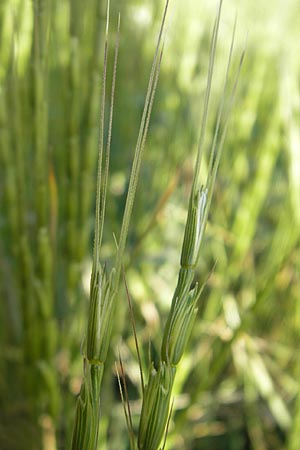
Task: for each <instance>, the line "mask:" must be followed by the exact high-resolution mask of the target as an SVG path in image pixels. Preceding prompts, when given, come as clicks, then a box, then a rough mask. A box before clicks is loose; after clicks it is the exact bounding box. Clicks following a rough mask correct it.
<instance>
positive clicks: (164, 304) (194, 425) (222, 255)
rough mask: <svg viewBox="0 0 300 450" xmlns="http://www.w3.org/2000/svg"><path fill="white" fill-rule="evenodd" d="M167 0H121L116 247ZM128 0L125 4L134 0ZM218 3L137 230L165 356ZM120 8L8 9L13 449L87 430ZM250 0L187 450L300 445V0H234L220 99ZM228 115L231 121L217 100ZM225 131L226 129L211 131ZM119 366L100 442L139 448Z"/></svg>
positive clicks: (161, 102)
mask: <svg viewBox="0 0 300 450" xmlns="http://www.w3.org/2000/svg"><path fill="white" fill-rule="evenodd" d="M161 6H162V5H161V3H160V2H158V1H157V0H147V1H146V0H145V1H144V2H137V1H128V2H126V4H125V3H122V4H121V6H120V9H121V15H122V32H121V48H120V61H119V76H118V82H117V91H116V114H115V123H114V130H113V133H114V135H113V142H112V155H111V164H112V174H111V178H110V182H109V183H110V185H109V200H108V205H109V207H108V217H109V222H110V227H108V228H107V229H106V230H105V235H104V238H105V244H106V245H105V252H106V253H105V257H106V258H107V260H108V261H109V259H110V256H111V254H112V252H113V251H114V241H113V238H112V233H115V234H116V235H117V236H118V234H119V229H120V218H121V215H122V208H123V204H124V198H125V193H126V188H127V179H128V172H129V168H130V162H131V158H132V145H133V142H134V141H135V138H136V134H137V124H138V122H139V118H140V115H141V109H142V105H143V100H144V91H145V86H146V82H147V76H148V73H149V69H150V64H151V57H152V50H153V42H155V37H156V34H157V30H158V26H159V19H160V14H159V9H160V8H161ZM112 8H113V10H114V11H115V13H116V12H117V9H118V5H117V4H116V2H112ZM215 9H216V4H215V2H205V1H202V2H200V4H198V2H195V1H193V0H189V1H187V0H186V1H185V2H183V1H180V0H178V1H177V3H176V5H174V12H173V17H172V20H171V23H170V27H169V31H168V38H167V44H166V50H165V56H164V62H163V65H162V73H161V77H160V82H159V89H158V93H157V100H156V102H155V105H154V115H153V119H152V124H151V130H150V136H149V140H148V151H147V155H146V159H145V162H144V165H143V167H142V177H141V180H142V182H141V183H140V185H139V189H138V196H137V202H136V204H135V208H134V213H133V214H134V217H133V220H132V223H133V226H132V227H131V230H130V240H129V245H128V262H127V264H128V282H129V286H130V292H131V294H132V297H133V299H134V301H135V313H136V320H137V328H138V336H139V339H140V341H141V343H142V344H143V348H144V353H145V355H147V352H148V350H147V348H148V341H149V338H150V337H151V340H152V342H153V344H152V352H153V354H154V355H155V352H156V351H158V348H156V345H157V346H158V343H159V338H160V329H161V323H164V321H165V318H166V314H167V311H168V308H169V302H170V300H171V295H172V292H173V290H174V286H175V275H176V273H177V269H178V267H177V264H178V260H179V249H180V247H181V242H180V241H179V239H178V236H182V235H183V228H184V222H185V214H186V208H187V201H188V193H189V189H188V186H190V183H191V181H192V172H191V167H192V162H193V158H194V156H195V154H196V152H195V150H196V144H197V137H198V133H199V113H200V111H201V105H202V101H203V92H204V87H205V76H206V68H207V64H208V54H209V48H208V42H209V34H210V30H211V26H212V18H213V16H214V14H215ZM104 10H105V4H104V2H99V1H96V0H87V2H85V4H84V5H83V3H82V2H79V1H78V0H72V1H71V0H70V1H66V0H63V1H53V2H50V1H46V0H43V1H42V0H39V1H34V2H32V3H31V2H29V1H27V0H14V1H12V0H4V1H2V2H1V5H0V34H1V39H0V61H1V63H0V161H1V164H0V207H1V209H0V232H1V240H0V269H1V270H0V273H1V284H0V292H1V300H2V301H1V308H0V324H1V326H0V337H1V349H0V352H1V354H0V356H1V358H0V361H1V362H0V367H1V375H0V410H1V412H0V448H2V447H3V448H4V449H5V450H10V449H11V450H13V449H23V448H24V449H28V448H32V449H34V448H37V449H41V448H44V449H45V450H50V448H55V445H54V444H51V435H52V439H53V431H51V430H53V428H55V430H56V440H57V443H56V446H57V448H68V445H69V441H70V429H71V424H72V419H73V414H74V408H75V401H74V397H73V396H74V394H75V393H77V392H78V387H79V385H80V376H81V354H80V345H81V343H82V336H83V330H84V326H85V321H86V307H87V300H86V298H87V297H86V289H85V285H86V278H88V277H89V270H90V269H89V268H90V259H91V235H92V229H93V206H92V205H93V200H94V193H95V168H96V154H97V124H98V114H99V97H100V74H101V61H102V56H101V55H102V47H103V33H104V23H105V20H104ZM236 10H237V12H238V30H239V37H238V39H237V41H238V42H239V44H240V46H241V47H242V46H243V45H244V40H245V34H246V33H247V32H248V33H249V36H248V49H247V57H246V60H245V66H244V68H243V73H242V76H241V80H240V85H239V90H238V95H237V99H236V105H235V109H234V114H233V117H232V120H231V124H230V128H229V133H228V138H227V144H226V148H225V151H224V153H223V156H222V160H221V166H220V171H219V175H218V178H217V187H216V191H215V196H214V200H213V203H212V211H211V216H210V223H209V226H208V229H207V234H206V241H205V245H204V246H203V249H202V258H201V261H200V265H199V270H198V275H197V276H198V278H199V280H201V281H203V280H204V279H206V277H207V274H208V273H209V271H210V270H211V269H212V267H213V265H214V263H215V261H216V262H217V264H216V268H215V270H214V272H213V274H212V275H211V276H210V278H209V281H208V283H207V287H206V289H205V291H204V293H203V296H202V299H201V300H200V308H199V313H198V314H199V319H198V321H197V323H196V326H195V329H194V332H193V337H192V342H191V344H190V346H189V351H187V352H186V355H185V357H184V363H183V364H182V366H183V369H182V371H180V372H178V379H177V380H176V386H175V390H176V393H177V394H178V396H177V397H176V399H175V406H174V420H173V422H172V423H171V425H170V438H169V441H168V448H172V449H182V448H187V449H199V450H202V449H212V448H216V449H220V450H221V449H230V450H234V449H241V450H242V449H247V448H251V449H254V450H265V449H281V448H287V449H288V450H296V449H297V448H298V427H299V415H300V408H299V398H300V390H299V367H300V366H299V358H297V350H298V349H299V338H300V331H299V330H300V328H299V327H300V323H299V314H300V274H299V267H300V257H299V234H300V232H299V230H300V227H299V225H300V217H299V211H300V205H299V192H300V191H299V189H300V186H299V180H300V151H299V148H300V131H299V130H300V128H299V118H300V68H299V60H298V57H297V55H298V54H299V46H300V44H299V42H298V41H299V40H298V30H297V25H298V24H299V14H300V13H299V11H298V9H297V2H296V1H295V0H289V1H288V2H286V1H285V2H283V0H277V1H276V2H273V3H272V7H271V6H270V5H268V4H267V3H266V2H262V1H260V2H256V3H255V4H253V2H250V1H249V2H244V3H243V6H241V5H240V2H236V1H234V0H232V1H228V2H226V4H225V5H224V12H223V18H222V26H221V30H220V31H221V40H220V43H221V46H220V51H219V55H218V61H217V73H216V83H215V90H214V92H213V98H214V101H213V104H216V103H217V98H218V95H219V94H220V90H221V87H222V86H221V85H218V82H217V81H218V79H220V78H221V75H222V72H224V70H225V69H224V67H225V58H226V52H225V48H226V45H228V42H229V39H230V34H231V30H232V23H233V20H234V15H235V12H236ZM112 40H113V39H112ZM210 120H211V121H210V123H209V126H210V133H209V134H210V136H211V135H212V133H213V129H214V126H215V120H216V119H215V115H214V114H212V115H211V119H210ZM209 142H210V137H209V136H208V138H207V142H206V146H207V147H208V146H209ZM123 298H124V301H123ZM119 303H120V311H119V317H118V320H117V323H116V330H115V340H114V342H113V345H112V347H113V349H114V351H115V352H116V354H117V353H118V350H117V349H118V347H120V349H121V352H122V358H123V360H124V365H125V368H126V373H127V377H128V380H129V384H130V392H131V396H132V400H133V406H132V409H133V413H134V416H135V417H138V414H139V405H138V404H137V403H136V402H135V401H136V400H137V398H138V395H137V392H138V390H139V389H140V386H139V381H138V375H137V374H138V370H137V362H136V355H135V350H134V342H133V336H132V332H131V329H130V327H129V324H128V320H127V317H128V311H127V305H126V301H125V297H124V296H121V297H120V302H119ZM121 331H122V336H123V341H122V343H120V341H119V332H121ZM111 359H112V361H111V362H112V363H113V362H114V357H113V356H111ZM145 359H147V356H145ZM111 371H112V369H108V370H107V373H106V374H105V377H104V380H105V381H104V383H105V386H106V389H105V391H106V393H105V395H106V398H105V400H104V401H103V404H104V407H103V408H104V412H105V413H106V415H104V418H103V421H102V423H101V429H102V431H103V433H105V434H106V433H107V436H108V439H107V447H105V445H106V444H105V442H102V443H101V446H100V448H101V449H104V448H110V449H114V448H116V449H122V448H124V449H125V448H127V447H126V443H125V442H124V432H125V421H123V412H122V409H121V403H120V399H119V395H118V392H117V386H116V379H115V377H113V378H112V376H111V374H112V372H111ZM16 429H18V430H19V434H18V436H16V433H15V430H16ZM47 436H48V440H47ZM49 436H50V438H49ZM42 441H43V443H42ZM47 442H48V444H47ZM49 442H50V444H49ZM51 445H52V447H51ZM34 446H35V447H34Z"/></svg>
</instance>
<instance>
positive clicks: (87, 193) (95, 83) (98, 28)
mask: <svg viewBox="0 0 300 450" xmlns="http://www.w3.org/2000/svg"><path fill="white" fill-rule="evenodd" d="M95 3H96V4H95V5H94V8H95V11H96V12H95V36H94V43H93V53H92V57H91V61H92V64H91V68H90V72H91V75H92V78H91V85H90V90H89V92H88V95H87V107H86V108H87V122H86V129H87V130H88V134H87V136H86V137H85V138H84V141H83V146H84V151H83V152H81V159H80V165H81V183H80V192H79V196H80V198H79V207H80V213H79V223H80V232H81V238H80V240H79V241H80V242H79V245H80V247H81V250H80V254H81V255H84V254H85V252H86V248H87V244H88V239H89V235H90V227H89V224H88V222H87V221H86V217H88V215H89V212H90V207H91V203H92V201H91V200H92V199H91V193H92V192H93V189H94V185H93V177H92V173H93V169H94V165H95V162H96V160H97V152H96V151H95V142H96V141H97V134H98V132H99V128H98V120H97V116H98V114H97V111H98V107H99V101H98V99H99V98H100V93H101V90H102V89H101V84H102V83H101V57H100V55H101V51H102V48H103V30H102V28H103V27H102V2H100V1H96V2H95ZM104 39H105V38H104ZM104 45H105V44H104Z"/></svg>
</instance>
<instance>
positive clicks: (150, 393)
mask: <svg viewBox="0 0 300 450" xmlns="http://www.w3.org/2000/svg"><path fill="white" fill-rule="evenodd" d="M221 8H222V1H220V4H219V9H218V12H217V17H216V21H215V25H214V28H213V33H212V44H211V54H210V64H209V69H208V79H207V87H206V94H205V100H204V112H203V116H202V122H201V131H200V139H199V146H198V153H197V158H196V164H195V170H194V179H193V185H192V189H191V195H190V200H189V208H188V216H187V222H186V227H185V234H184V239H183V245H182V253H181V260H180V266H181V267H180V271H179V276H178V282H177V287H176V289H175V293H174V296H173V300H172V305H171V310H170V313H169V317H168V320H167V323H166V326H165V330H164V336H163V341H162V347H161V358H160V361H159V363H158V367H157V368H155V367H154V365H153V363H152V364H151V367H150V370H149V378H148V384H147V385H146V387H145V391H144V395H143V403H142V411H141V418H140V425H139V432H138V442H137V445H138V449H139V450H157V449H158V448H160V443H161V440H162V438H163V435H164V433H165V430H166V427H167V424H168V421H169V410H170V401H171V394H172V388H173V383H174V379H175V375H176V369H177V366H178V363H179V361H180V359H181V357H182V355H183V352H184V350H185V347H186V344H187V341H188V339H189V337H190V334H191V331H192V327H193V324H194V321H195V319H196V314H197V304H198V300H199V297H200V295H201V292H202V288H203V286H202V287H199V286H198V283H196V285H195V287H194V288H192V283H193V280H194V276H195V268H196V265H197V262H198V259H199V254H200V247H201V243H202V239H203V232H204V229H205V225H206V222H207V218H208V210H209V206H210V202H211V197H212V192H213V187H214V183H215V177H216V172H217V168H218V164H219V160H220V155H221V151H222V147H223V145H224V140H225V135H226V131H227V127H228V121H229V117H230V112H231V107H232V103H233V98H234V94H235V91H236V85H237V80H238V78H239V74H240V67H241V65H242V62H243V57H244V53H243V54H242V57H241V61H240V65H239V69H238V72H237V76H236V80H235V82H234V85H233V88H232V91H231V94H230V97H229V107H228V108H227V109H225V108H224V105H225V98H226V93H227V90H228V74H229V70H230V67H231V59H232V51H233V44H234V36H235V26H234V30H233V38H232V43H231V47H230V52H229V58H228V64H227V71H226V76H225V83H224V90H223V93H222V96H221V100H220V105H219V111H218V114H217V126H216V129H215V134H214V138H213V143H212V148H211V156H210V162H209V172H208V176H207V180H206V184H205V186H199V175H200V165H201V158H202V153H203V150H202V149H203V143H204V139H205V134H206V123H207V116H208V109H209V99H210V91H211V84H212V78H213V69H214V65H215V54H216V47H217V40H218V30H219V24H220V17H221ZM222 122H224V125H223V129H222V130H221V123H222ZM163 445H165V444H163Z"/></svg>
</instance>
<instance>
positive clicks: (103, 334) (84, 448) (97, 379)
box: [71, 1, 168, 450]
mask: <svg viewBox="0 0 300 450" xmlns="http://www.w3.org/2000/svg"><path fill="white" fill-rule="evenodd" d="M167 8H168V1H167V2H166V6H165V11H164V16H163V20H162V24H161V29H160V33H159V37H158V43H157V48H156V52H155V56H154V61H153V65H152V69H151V74H150V80H149V85H148V90H147V95H146V100H145V106H144V112H143V116H142V120H141V126H140V131H139V135H138V140H137V145H136V150H135V156H134V161H133V166H132V172H131V177H130V183H129V189H128V194H127V200H126V205H125V210H124V216H123V223H122V227H121V234H120V240H119V245H118V250H117V256H116V262H115V268H112V270H111V271H110V273H107V270H106V268H105V267H102V266H101V264H100V246H101V242H102V230H103V224H104V213H105V200H106V199H105V195H106V186H107V177H108V169H109V153H110V141H111V126H112V117H113V96H114V86H115V78H116V61H117V52H118V46H119V39H117V41H116V47H115V59H114V61H115V63H114V70H113V81H112V103H111V105H110V108H111V109H110V118H109V131H108V139H107V146H106V151H105V166H104V169H102V159H103V151H104V143H103V141H104V102H105V88H106V73H107V50H105V55H104V69H103V91H102V107H101V116H100V138H99V159H98V176H97V190H96V202H97V203H96V220H95V223H96V227H95V239H94V255H93V267H92V275H91V287H90V307H89V318H88V330H87V345H86V355H85V357H84V364H85V373H84V380H83V383H82V387H81V391H80V394H79V397H78V400H77V408H76V418H75V424H74V428H73V437H72V443H71V449H72V450H79V449H80V450H88V449H90V450H95V448H96V446H97V441H98V429H99V414H100V390H101V383H102V377H103V370H104V364H105V362H106V358H107V352H108V347H109V343H110V337H111V333H112V325H113V318H114V312H115V308H116V300H117V292H118V287H119V281H120V275H121V269H122V260H123V254H124V250H125V245H126V240H127V235H128V227H129V221H130V216H131V212H132V206H133V202H134V197H135V192H136V188H137V182H138V178H139V171H140V166H141V159H142V154H143V150H144V146H145V141H146V136H147V132H148V127H149V122H150V116H151V110H152V106H153V101H154V95H155V91H156V86H157V82H158V74H159V69H160V63H161V58H162V49H161V48H160V47H161V40H162V33H163V29H164V24H165V18H166V12H167ZM119 21H120V18H119V20H118V28H119ZM108 22H109V2H108V10H107V33H106V44H105V48H106V49H107V48H108V43H107V39H108V38H107V36H108ZM103 195H104V197H103Z"/></svg>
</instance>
